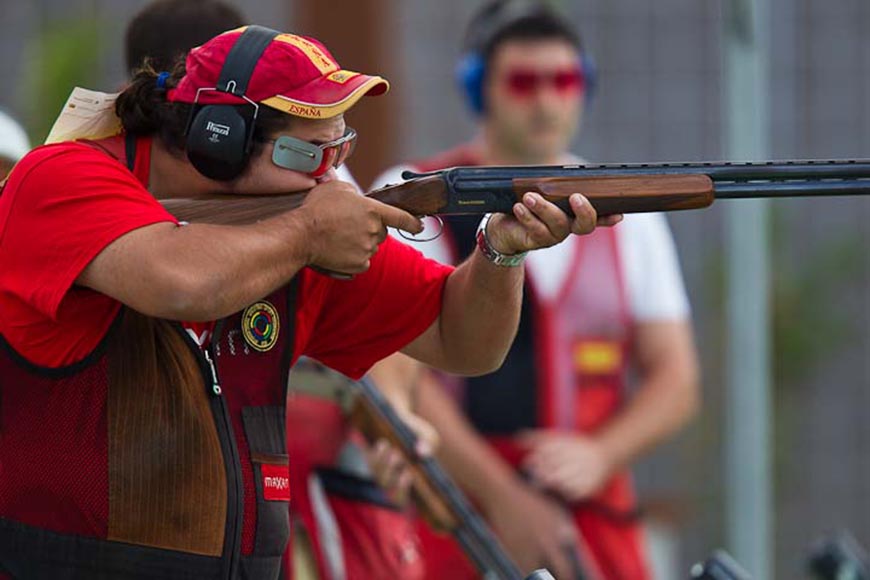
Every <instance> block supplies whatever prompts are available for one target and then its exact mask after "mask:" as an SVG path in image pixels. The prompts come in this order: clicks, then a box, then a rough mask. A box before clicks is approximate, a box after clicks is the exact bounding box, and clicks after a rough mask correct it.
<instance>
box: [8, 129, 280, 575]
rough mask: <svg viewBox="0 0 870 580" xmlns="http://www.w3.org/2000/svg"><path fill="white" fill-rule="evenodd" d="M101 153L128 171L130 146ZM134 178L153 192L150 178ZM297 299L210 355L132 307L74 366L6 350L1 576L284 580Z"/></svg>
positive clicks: (268, 304)
mask: <svg viewBox="0 0 870 580" xmlns="http://www.w3.org/2000/svg"><path fill="white" fill-rule="evenodd" d="M147 144H148V143H147V142H143V146H144V145H147ZM96 145H97V144H95V146H96ZM127 145H128V150H131V147H132V146H134V143H133V142H132V141H131V142H128V143H127ZM99 146H100V147H102V148H103V149H105V150H107V151H108V152H109V153H111V154H113V155H114V156H115V157H116V158H118V159H119V160H124V159H125V158H128V156H127V155H126V154H125V151H124V142H123V140H122V139H121V138H117V139H115V140H113V141H110V142H102V143H101V144H99ZM134 158H135V156H134V155H130V156H129V159H131V160H132V159H134ZM128 165H129V166H130V167H131V168H132V163H130V164H128ZM135 174H136V175H137V178H139V179H140V181H142V182H143V183H146V181H147V176H148V168H147V167H144V168H140V167H138V166H137V167H136V171H135ZM295 293H296V292H295V284H294V283H292V282H291V284H290V285H288V286H287V287H285V288H282V289H280V290H278V291H276V292H275V293H273V294H272V295H270V296H269V297H267V298H265V299H264V300H261V301H258V302H257V303H255V304H253V305H251V306H250V307H248V308H247V309H245V310H244V311H242V312H239V313H236V314H234V315H232V316H230V317H228V318H226V319H223V320H220V321H218V322H217V323H216V325H215V327H214V332H213V335H212V338H211V341H210V343H209V344H208V345H207V346H206V347H204V348H200V345H199V344H198V343H197V341H196V340H194V338H193V337H192V336H191V334H192V333H189V332H187V331H186V330H185V329H184V328H183V327H182V325H181V324H179V323H177V322H172V321H167V320H161V319H156V318H151V317H147V316H144V315H142V314H139V313H137V312H135V311H133V310H131V309H128V308H124V307H122V308H121V310H120V313H119V314H118V316H117V319H116V321H115V322H114V324H113V325H112V327H111V329H110V330H109V332H108V333H107V334H106V336H105V337H104V339H103V340H102V341H101V343H100V345H99V346H98V347H97V348H96V349H95V350H94V351H93V352H92V353H91V354H90V355H89V356H88V357H86V358H85V359H84V360H82V361H80V362H78V363H76V364H74V365H71V366H68V367H65V368H40V367H37V366H34V365H32V364H30V363H29V362H27V361H26V360H24V359H23V358H22V357H21V356H20V355H18V354H17V353H16V352H15V351H14V350H13V349H12V347H11V346H10V345H8V344H7V343H6V342H5V341H4V340H3V339H2V336H0V461H2V464H0V469H2V476H0V574H2V571H6V572H8V573H9V574H11V576H12V577H13V578H28V579H30V578H51V579H57V578H88V579H90V578H113V579H114V578H118V579H124V578H129V579H132V578H136V579H143V578H161V579H178V580H182V579H184V580H186V579H237V578H251V579H254V578H256V579H260V578H277V577H278V574H279V568H280V564H281V555H282V554H283V552H284V550H285V547H286V544H287V540H288V534H289V518H288V515H287V514H288V501H289V467H288V460H287V452H286V444H285V423H284V404H285V397H286V382H287V375H288V372H289V368H290V364H291V358H292V352H293V345H294V340H293V338H294V318H295V310H296V309H295Z"/></svg>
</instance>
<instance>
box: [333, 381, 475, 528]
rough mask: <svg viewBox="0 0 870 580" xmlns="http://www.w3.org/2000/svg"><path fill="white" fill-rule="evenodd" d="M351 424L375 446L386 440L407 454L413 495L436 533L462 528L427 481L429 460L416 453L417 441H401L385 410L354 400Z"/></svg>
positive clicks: (369, 402) (432, 485) (364, 398)
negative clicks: (411, 472)
mask: <svg viewBox="0 0 870 580" xmlns="http://www.w3.org/2000/svg"><path fill="white" fill-rule="evenodd" d="M350 421H351V423H352V424H353V426H354V427H356V428H357V429H359V431H360V432H361V433H362V434H363V435H364V436H365V438H366V440H368V441H369V443H374V442H375V441H377V440H378V439H385V440H387V441H389V442H390V445H392V446H393V447H394V448H396V449H401V450H403V454H404V455H405V456H406V459H408V460H409V466H410V468H411V470H412V471H413V473H414V483H413V488H412V492H411V493H412V499H413V501H414V504H415V505H416V506H417V509H418V510H419V512H420V515H422V516H423V518H424V519H425V520H426V522H428V523H429V525H431V526H432V527H433V528H435V529H436V530H440V531H443V532H450V531H452V530H454V529H455V528H456V527H457V526H458V525H459V521H458V519H457V517H456V515H455V514H454V513H453V511H451V508H450V506H449V505H448V504H447V502H446V501H445V500H444V498H443V497H442V496H441V495H440V494H439V491H438V489H437V488H436V487H435V486H434V484H433V483H432V482H431V481H430V480H429V479H428V478H427V473H426V469H425V463H426V461H427V460H426V459H425V458H421V457H418V456H417V454H416V452H415V451H414V449H413V444H414V443H415V441H410V440H407V438H403V437H401V436H400V434H399V433H398V432H397V431H396V429H394V428H393V427H392V426H391V424H390V421H389V419H387V418H386V417H385V416H384V414H383V412H382V410H380V409H378V407H377V406H375V405H374V404H373V403H372V401H371V399H369V398H368V397H365V396H358V397H356V399H355V400H354V405H353V408H352V409H351V412H350ZM408 447H410V448H408Z"/></svg>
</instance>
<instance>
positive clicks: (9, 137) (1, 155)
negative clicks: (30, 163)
mask: <svg viewBox="0 0 870 580" xmlns="http://www.w3.org/2000/svg"><path fill="white" fill-rule="evenodd" d="M28 151H30V141H29V140H28V138H27V133H25V132H24V129H23V128H22V127H21V125H19V124H18V121H16V120H15V119H13V118H12V117H10V116H9V115H7V114H6V113H4V112H3V111H0V181H3V179H5V178H6V175H8V174H9V172H10V171H11V170H12V166H13V165H15V163H16V162H17V161H18V160H19V159H21V158H22V157H23V156H24V154H25V153H27V152H28Z"/></svg>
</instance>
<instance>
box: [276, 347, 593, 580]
mask: <svg viewBox="0 0 870 580" xmlns="http://www.w3.org/2000/svg"><path fill="white" fill-rule="evenodd" d="M289 392H290V393H291V396H292V394H293V393H304V394H306V395H309V396H314V397H319V398H326V399H329V400H333V401H335V402H336V403H337V404H338V405H339V406H340V407H341V408H342V409H343V410H344V412H345V414H347V416H348V417H349V418H350V421H351V423H352V424H353V425H354V427H356V428H357V429H359V430H360V432H362V433H363V435H365V437H366V439H367V440H368V441H370V442H374V441H376V440H378V439H387V440H389V441H390V443H391V444H392V445H393V446H394V447H395V448H396V449H398V450H399V451H400V452H401V453H402V455H403V456H404V457H405V459H406V461H407V462H408V465H409V466H410V468H411V469H412V470H413V472H414V484H413V488H412V498H413V500H414V503H415V505H416V506H417V509H418V510H419V512H420V513H421V515H422V516H423V517H424V518H425V519H426V520H427V521H428V522H429V523H430V524H431V525H432V526H433V527H435V528H436V529H439V530H442V531H445V532H450V533H451V534H452V535H453V537H454V538H455V539H456V541H457V543H458V544H459V546H460V547H461V548H462V550H463V552H464V553H465V554H466V556H468V558H469V560H470V561H471V562H472V564H473V565H474V566H475V568H477V570H478V571H479V572H480V574H481V577H482V578H484V580H522V579H523V578H526V580H547V579H552V576H551V575H550V574H549V573H548V572H546V571H545V570H538V571H535V572H533V573H532V574H530V575H528V576H526V575H525V574H523V573H522V571H521V570H520V569H519V568H518V567H517V565H516V564H515V563H514V562H513V560H512V559H511V558H510V556H508V555H507V553H506V552H505V551H504V548H502V546H501V544H500V543H499V541H498V539H497V538H496V537H495V535H494V534H493V533H492V531H491V530H490V529H489V526H487V525H486V523H485V522H484V521H483V518H481V517H480V515H479V514H478V513H477V511H476V510H475V509H474V508H473V507H471V504H469V503H468V500H467V499H466V498H465V495H464V494H463V493H462V492H461V491H460V490H459V488H458V487H457V486H456V484H455V483H453V480H451V479H450V477H449V476H448V475H447V474H446V473H445V472H444V470H443V469H442V468H441V466H440V465H439V464H438V462H437V461H436V460H435V459H434V458H432V457H421V456H420V455H419V454H418V453H417V451H416V444H417V435H416V434H415V433H414V431H412V430H411V429H410V428H409V427H408V426H407V424H405V422H404V421H402V419H401V418H400V417H399V415H398V414H397V413H396V411H395V410H394V409H393V406H392V405H391V404H390V403H389V401H387V399H386V398H385V397H384V396H383V395H382V394H381V392H380V391H379V390H378V389H377V387H375V386H374V385H373V384H372V383H371V382H370V381H369V380H368V379H365V378H364V379H362V380H360V381H353V380H351V379H350V378H348V377H346V376H344V375H342V374H341V373H338V372H336V371H334V370H331V369H328V368H326V367H324V366H322V365H320V364H316V363H313V362H312V361H311V360H309V359H305V358H303V359H300V360H299V362H298V363H297V365H296V366H295V367H294V368H293V371H292V372H291V374H290V391H289ZM572 580H582V576H577V577H576V578H574V579H572Z"/></svg>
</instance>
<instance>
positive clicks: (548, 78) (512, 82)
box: [504, 67, 586, 97]
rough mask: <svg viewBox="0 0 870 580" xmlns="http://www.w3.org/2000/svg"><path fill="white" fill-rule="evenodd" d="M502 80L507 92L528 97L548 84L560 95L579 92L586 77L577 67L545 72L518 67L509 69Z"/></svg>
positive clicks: (584, 84) (583, 85) (583, 86)
mask: <svg viewBox="0 0 870 580" xmlns="http://www.w3.org/2000/svg"><path fill="white" fill-rule="evenodd" d="M504 82H505V86H507V89H508V92H509V93H511V94H512V95H514V96H515V97H530V96H532V95H533V94H535V93H536V92H537V91H539V90H540V89H541V87H543V86H545V85H549V86H550V87H552V88H553V90H555V91H556V92H557V93H558V94H560V95H568V94H570V93H576V92H580V91H582V90H583V89H584V88H585V86H586V78H585V77H584V76H583V70H582V69H580V68H579V67H572V68H566V69H562V70H557V71H553V72H546V73H545V72H539V71H536V70H533V69H520V68H518V69H514V70H512V71H509V72H508V73H507V74H506V75H505V77H504Z"/></svg>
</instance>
